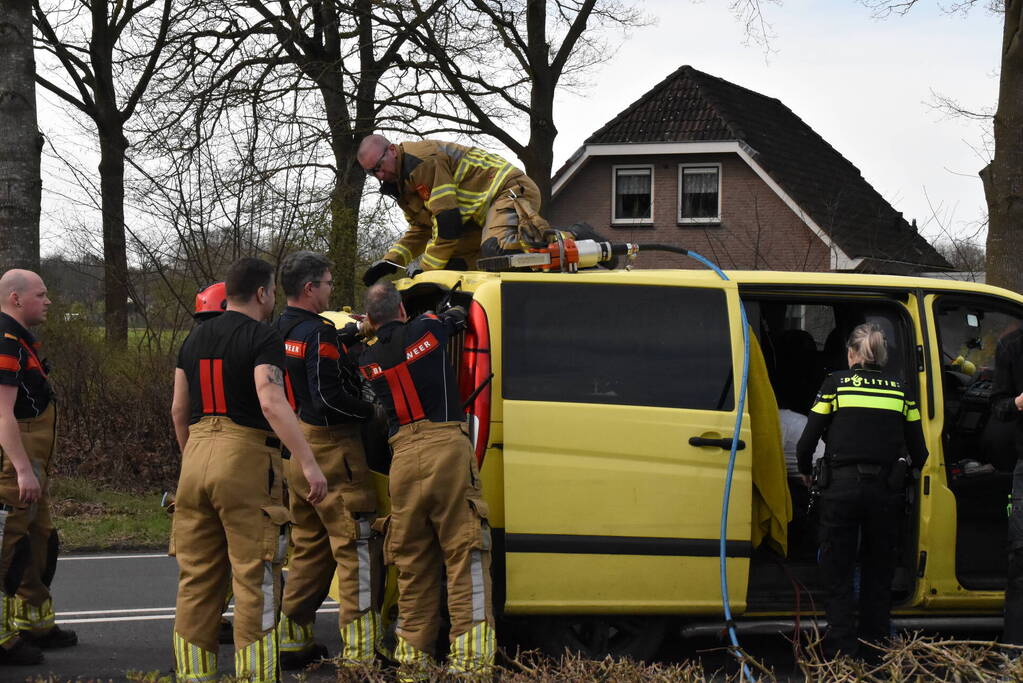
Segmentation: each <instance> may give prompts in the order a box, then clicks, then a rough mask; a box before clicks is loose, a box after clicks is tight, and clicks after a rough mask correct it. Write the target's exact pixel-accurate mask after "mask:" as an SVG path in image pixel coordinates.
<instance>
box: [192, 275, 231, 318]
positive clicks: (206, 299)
mask: <svg viewBox="0 0 1023 683" xmlns="http://www.w3.org/2000/svg"><path fill="white" fill-rule="evenodd" d="M226 310H227V285H225V284H224V283H223V282H214V283H213V284H212V285H210V286H208V287H206V288H205V289H201V290H199V293H198V294H196V295H195V319H196V320H208V319H209V318H212V317H214V316H217V315H220V314H221V313H223V312H224V311H226Z"/></svg>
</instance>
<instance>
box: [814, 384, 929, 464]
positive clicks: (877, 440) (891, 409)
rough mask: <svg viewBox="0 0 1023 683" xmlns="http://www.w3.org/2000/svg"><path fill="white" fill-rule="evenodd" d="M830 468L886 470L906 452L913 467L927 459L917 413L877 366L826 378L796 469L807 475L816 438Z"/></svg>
mask: <svg viewBox="0 0 1023 683" xmlns="http://www.w3.org/2000/svg"><path fill="white" fill-rule="evenodd" d="M825 432H827V436H826V437H825ZM822 437H824V438H825V444H826V446H825V449H824V457H826V458H830V459H831V463H832V465H833V466H839V467H840V466H842V465H850V464H854V463H864V464H878V465H883V466H886V467H887V466H890V465H892V464H893V463H894V462H895V461H896V460H898V459H899V458H900V457H901V456H902V454H903V451H904V450H908V451H909V455H910V457H911V458H912V462H913V466H914V467H920V466H922V465H923V463H924V461H925V460H927V446H926V445H925V443H924V433H923V428H922V427H921V425H920V409H919V408H918V407H917V404H916V401H915V400H913V399H912V398H910V397H909V396H907V395H906V391H905V390H904V389H903V387H902V383H901V382H900V381H899V380H898V379H896V378H895V377H893V376H892V375H889V374H887V373H885V372H882V371H881V369H880V368H879V367H878V366H876V365H871V364H864V365H854V366H853V367H852V368H851V369H849V370H841V371H838V372H833V373H832V374H830V375H828V377H827V378H825V380H824V383H823V384H822V385H821V389H820V391H819V392H818V393H817V398H816V400H814V403H813V407H812V408H811V409H810V415H809V418H808V419H807V422H806V427H805V428H804V429H803V435H802V436H801V437H800V438H799V444H798V446H796V458H797V460H798V462H799V471H800V472H801V473H802V474H810V470H811V458H812V456H813V451H814V448H815V447H816V445H817V441H818V439H820V438H822Z"/></svg>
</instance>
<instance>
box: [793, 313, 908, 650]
mask: <svg viewBox="0 0 1023 683" xmlns="http://www.w3.org/2000/svg"><path fill="white" fill-rule="evenodd" d="M847 357H848V362H849V370H846V371H841V372H835V373H832V374H831V375H829V376H828V377H827V378H826V379H825V380H824V383H823V384H822V385H821V389H820V392H818V394H817V398H816V400H815V401H814V404H813V408H812V409H811V411H810V415H809V419H808V421H807V424H806V428H805V429H804V430H803V434H802V436H801V437H800V439H799V444H798V446H797V459H798V463H799V471H800V473H801V474H802V475H803V476H804V477H806V478H807V479H809V475H810V470H811V458H812V456H813V452H814V447H815V445H816V444H817V441H818V439H820V438H821V437H822V436H824V435H825V433H826V434H827V436H826V438H825V440H826V444H827V445H826V448H825V453H824V458H823V461H824V463H825V464H824V467H825V468H827V469H828V470H829V471H830V482H828V481H826V480H827V479H828V476H827V475H824V476H823V478H824V479H825V481H819V482H818V486H819V487H820V488H822V489H823V490H822V491H821V499H820V524H821V529H820V534H821V548H820V563H821V570H822V578H823V583H824V588H825V590H826V591H827V599H826V602H825V605H824V609H825V612H826V614H827V618H828V626H829V630H828V634H827V637H826V639H825V653H826V654H827V655H829V656H833V655H836V654H837V653H839V652H841V653H844V654H847V655H855V654H856V652H857V647H858V644H857V634H858V635H859V637H860V638H862V639H864V640H866V641H869V642H878V641H882V640H884V639H885V638H887V637H888V636H889V634H890V629H891V585H892V576H893V574H894V571H895V558H896V547H895V546H896V544H897V541H898V537H897V534H898V529H899V519H900V516H901V514H902V508H903V497H902V496H903V477H904V476H905V473H906V469H907V465H908V464H909V461H907V460H906V458H905V457H904V452H905V451H907V450H908V452H909V456H910V457H911V458H912V461H911V462H912V465H913V466H914V467H920V466H921V465H922V464H923V462H924V461H925V460H926V459H927V447H926V446H925V444H924V436H923V429H922V428H921V426H920V411H919V409H918V408H917V404H916V402H915V401H913V400H912V399H910V398H909V397H908V396H907V395H906V391H905V390H904V388H903V386H902V383H901V382H900V381H899V380H898V379H896V378H895V377H894V376H892V375H891V374H888V373H886V372H884V371H883V370H882V368H883V367H884V365H885V363H886V362H887V359H888V350H887V346H886V342H885V338H884V334H883V333H882V331H881V328H880V327H878V326H877V325H873V324H863V325H860V326H858V327H857V328H856V329H855V330H853V332H852V335H850V337H849V341H848V352H847ZM858 539H860V540H859V543H861V544H862V553H860V560H861V562H862V571H861V578H860V604H859V629H858V630H857V626H856V621H855V616H854V605H853V571H854V569H855V566H856V560H857V547H858Z"/></svg>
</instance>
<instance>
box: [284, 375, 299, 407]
mask: <svg viewBox="0 0 1023 683" xmlns="http://www.w3.org/2000/svg"><path fill="white" fill-rule="evenodd" d="M284 395H285V396H287V397H288V405H289V406H291V409H292V410H298V404H297V403H296V402H295V390H294V389H292V388H291V375H289V374H288V373H286V372H285V373H284Z"/></svg>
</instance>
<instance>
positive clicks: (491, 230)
mask: <svg viewBox="0 0 1023 683" xmlns="http://www.w3.org/2000/svg"><path fill="white" fill-rule="evenodd" d="M397 165H398V181H397V182H394V183H382V184H381V192H382V193H383V194H387V195H390V196H393V197H394V198H395V199H397V201H398V206H399V207H401V209H402V211H404V212H405V218H406V219H407V221H408V225H409V227H408V231H407V232H406V233H405V234H404V236H402V238H401V239H400V240H398V242H397V244H395V245H394V246H392V247H391V248H390V249H389V250H388V252H387V254H386V255H385V256H384V258H385V259H386V260H388V261H392V262H394V263H398V264H400V265H403V266H404V265H408V264H409V263H410V262H411V261H412V260H413V259H415V258H416V257H417V256H419V255H420V254H422V259H421V263H422V266H423V270H439V269H441V268H444V267H445V266H447V265H448V264H449V262H451V261H452V260H454V259H458V260H459V261H460V262H461V263H460V266H461V267H463V268H466V269H469V270H472V269H473V268H475V266H476V259H477V258H478V257H479V252H480V242H481V240H482V242H483V243H484V244H487V243H492V244H495V245H497V246H498V247H499V248H502V249H514V250H516V251H521V250H522V248H523V242H522V239H523V238H526V239H528V240H531V241H533V242H543V241H544V240H543V239H542V232H543V230H545V229H547V228H548V227H550V226H549V225H548V224H547V222H546V221H545V220H543V219H542V218H540V216H539V215H538V211H539V209H540V190H539V188H538V187H537V186H536V183H534V182H533V181H532V180H531V179H530V178H529V177H528V176H526V174H525V173H523V172H522V171H521V170H519V169H518V168H516V167H514V166H513V165H512V164H510V163H509V162H507V161H506V160H505V159H503V158H501V157H500V156H498V155H496V154H491V153H490V152H485V151H483V150H482V149H478V148H476V147H465V146H463V145H458V144H455V143H453V142H441V141H439V140H423V141H421V142H404V143H402V144H400V145H397ZM520 232H522V233H523V236H520Z"/></svg>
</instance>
